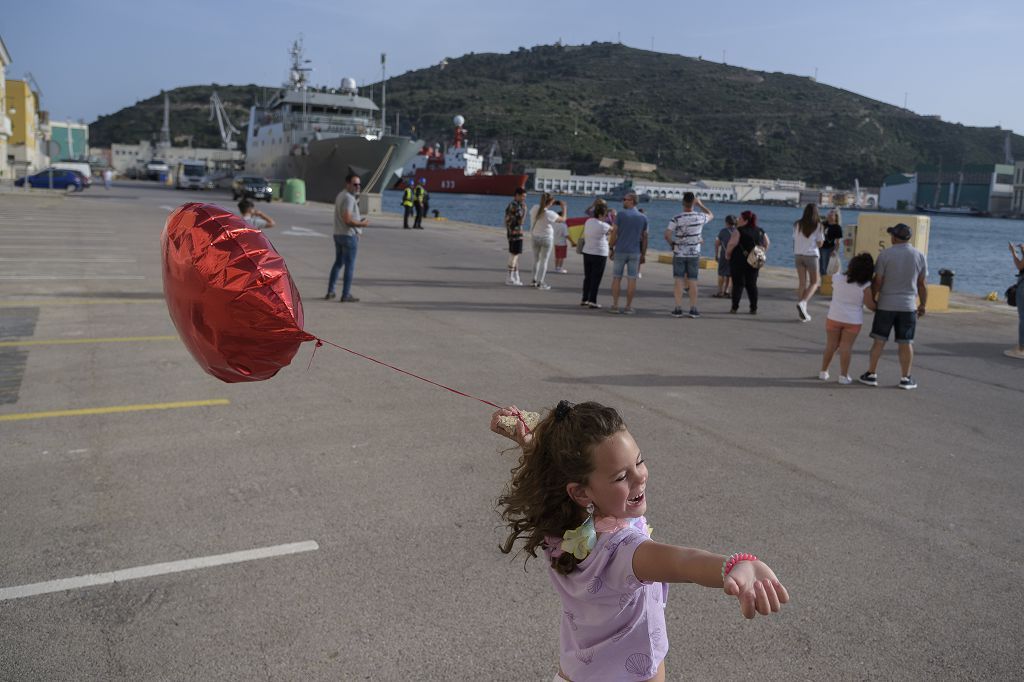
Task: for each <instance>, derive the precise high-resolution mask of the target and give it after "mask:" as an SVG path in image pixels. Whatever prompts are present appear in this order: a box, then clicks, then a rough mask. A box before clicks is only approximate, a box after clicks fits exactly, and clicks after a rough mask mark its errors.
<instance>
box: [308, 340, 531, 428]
mask: <svg viewBox="0 0 1024 682" xmlns="http://www.w3.org/2000/svg"><path fill="white" fill-rule="evenodd" d="M314 338H315V339H316V345H315V346H313V355H310V356H309V365H307V366H306V371H309V368H310V367H312V366H313V356H315V355H316V349H317V348H320V347H321V346H323V345H324V344H325V343H326V344H327V345H328V346H334V347H335V348H337V349H338V350H343V351H345V352H346V353H351V354H352V355H358V356H359V357H361V358H363V359H364V360H369V361H370V362H376V363H377V364H378V365H383V366H385V367H387V368H388V369H393V370H395V371H396V372H401V373H402V374H405V375H407V376H411V377H412V378H414V379H419V380H420V381H425V382H427V383H428V384H433V385H434V386H437V387H438V388H443V389H444V390H446V391H451V392H452V393H454V394H456V395H461V396H463V397H464V398H470V399H472V400H476V401H479V402H481V403H483V404H484V405H490V406H491V407H496V408H498V409H499V410H500V409H502V406H501V405H497V404H495V403H492V402H491V401H490V400H484V399H483V398H478V397H476V396H475V395H470V394H469V393H463V392H462V391H460V390H458V389H454V388H452V387H451V386H445V385H444V384H440V383H438V382H436V381H433V380H431V379H427V378H426V377H421V376H420V375H418V374H413V373H412V372H409V371H407V370H404V369H402V368H401V367H395V366H394V365H389V364H388V363H386V362H384V361H383V360H378V359H377V358H372V357H370V356H369V355H364V354H362V353H360V352H359V351H354V350H352V349H351V348H345V347H344V346H339V345H338V344H336V343H331V342H330V341H328V340H326V339H321V338H320V337H319V336H317V337H314ZM516 418H517V419H518V420H519V422H520V423H521V424H522V425H523V428H524V429H526V432H527V433H530V427H529V426H527V425H526V420H525V419H523V413H522V412H520V411H519V410H516Z"/></svg>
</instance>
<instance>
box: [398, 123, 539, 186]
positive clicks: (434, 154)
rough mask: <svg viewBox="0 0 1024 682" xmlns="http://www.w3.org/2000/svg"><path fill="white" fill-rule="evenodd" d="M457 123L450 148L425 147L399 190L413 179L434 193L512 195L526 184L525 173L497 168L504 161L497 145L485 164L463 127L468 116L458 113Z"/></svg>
mask: <svg viewBox="0 0 1024 682" xmlns="http://www.w3.org/2000/svg"><path fill="white" fill-rule="evenodd" d="M453 123H454V124H455V139H454V141H453V142H452V145H451V146H450V147H449V148H448V150H447V151H446V152H444V153H443V154H442V153H441V150H440V149H438V148H431V147H424V148H423V149H422V150H420V153H419V154H418V155H417V156H416V157H414V158H413V160H412V162H411V163H410V164H409V166H408V168H407V170H406V172H405V175H403V176H402V179H401V180H399V181H398V182H397V183H396V184H395V189H401V188H402V187H405V186H406V185H407V184H408V183H409V182H410V181H412V182H413V183H418V182H419V181H420V180H423V181H424V185H425V187H426V188H427V191H428V192H430V193H439V194H501V195H504V196H511V195H512V193H513V192H515V190H516V188H517V187H526V174H525V173H518V174H512V173H495V172H494V171H493V169H494V168H495V167H497V165H498V164H500V163H501V158H500V157H498V156H497V155H496V153H495V150H496V145H495V146H492V148H491V153H490V154H488V158H487V160H486V161H487V163H486V164H485V160H484V158H483V157H482V156H481V155H480V152H479V151H478V150H477V149H476V147H470V146H468V145H467V144H466V129H465V128H463V127H462V124H463V123H465V119H464V118H462V117H461V116H456V117H455V118H454V120H453ZM485 165H486V166H487V168H485Z"/></svg>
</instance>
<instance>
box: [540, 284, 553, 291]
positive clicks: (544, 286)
mask: <svg viewBox="0 0 1024 682" xmlns="http://www.w3.org/2000/svg"><path fill="white" fill-rule="evenodd" d="M537 288H538V289H543V290H544V291H547V290H548V289H550V288H551V285H550V284H545V283H544V282H540V283H539V284H537Z"/></svg>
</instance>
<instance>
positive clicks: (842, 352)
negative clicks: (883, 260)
mask: <svg viewBox="0 0 1024 682" xmlns="http://www.w3.org/2000/svg"><path fill="white" fill-rule="evenodd" d="M844 275H845V276H843V277H836V278H834V279H833V280H832V303H831V304H829V307H828V317H827V318H826V319H825V333H826V334H827V341H826V342H825V355H824V356H823V357H822V358H821V371H820V372H818V378H819V379H821V380H822V381H828V366H829V365H831V364H832V356H833V355H835V352H836V349H838V350H839V383H841V384H843V385H847V384H852V383H853V379H851V378H850V356H851V355H852V353H853V342H854V341H856V340H857V334H859V333H860V327H861V325H862V324H864V306H867V307H868V309H869V310H874V309H875V299H874V298H873V297H872V295H871V279H872V277H874V276H875V260H874V259H873V258H872V257H871V254H869V253H861V254H858V255H856V256H854V257H853V258H851V259H850V263H849V265H847V267H846V272H845V273H844Z"/></svg>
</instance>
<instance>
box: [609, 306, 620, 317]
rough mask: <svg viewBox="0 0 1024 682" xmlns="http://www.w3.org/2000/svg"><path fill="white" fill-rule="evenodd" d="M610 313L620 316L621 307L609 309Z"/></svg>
mask: <svg viewBox="0 0 1024 682" xmlns="http://www.w3.org/2000/svg"><path fill="white" fill-rule="evenodd" d="M608 312H610V313H611V314H612V315H618V314H619V312H620V311H619V306H617V305H613V306H612V307H611V308H609V309H608Z"/></svg>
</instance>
